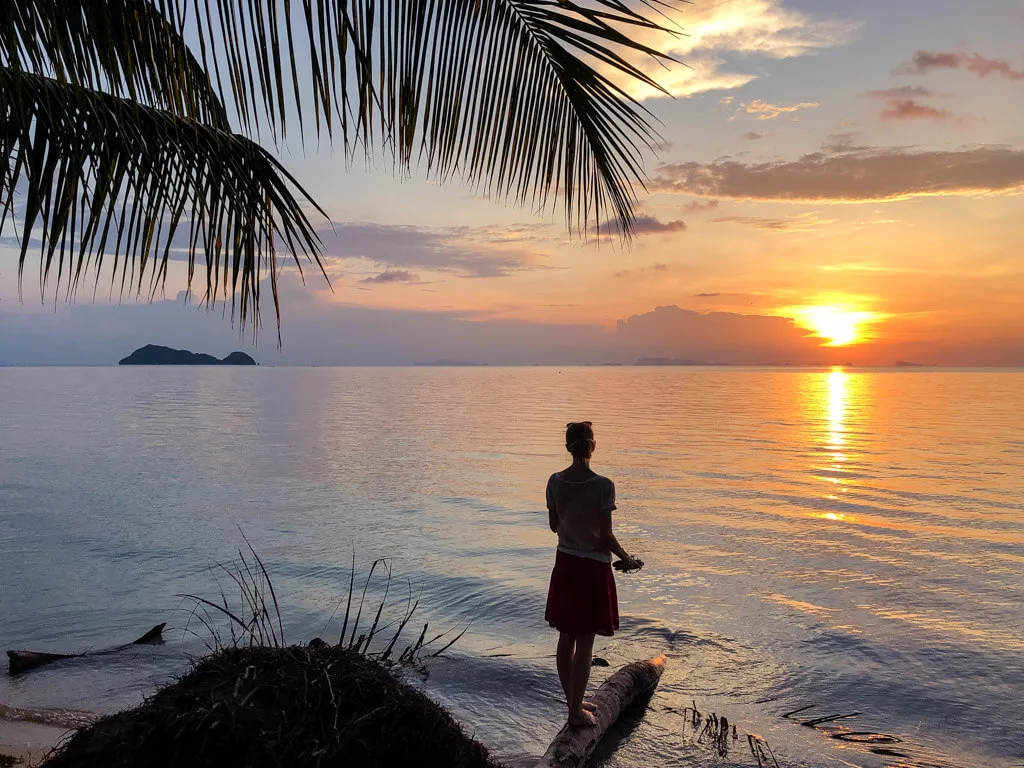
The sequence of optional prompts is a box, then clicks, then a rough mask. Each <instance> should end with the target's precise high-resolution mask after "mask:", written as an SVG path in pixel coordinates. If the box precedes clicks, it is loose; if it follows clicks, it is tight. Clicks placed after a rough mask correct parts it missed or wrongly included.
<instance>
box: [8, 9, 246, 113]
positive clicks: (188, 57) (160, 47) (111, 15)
mask: <svg viewBox="0 0 1024 768" xmlns="http://www.w3.org/2000/svg"><path fill="white" fill-rule="evenodd" d="M158 2H159V4H160V7H157V5H155V4H154V2H153V1H152V0H0V18H3V19H5V21H4V22H0V65H6V66H9V67H12V68H14V69H22V70H25V71H28V72H34V73H35V74H37V75H46V76H52V77H54V78H56V79H57V80H60V81H62V82H68V83H72V84H74V85H80V86H82V87H84V88H89V89H92V90H101V91H106V92H109V93H112V94H113V95H115V96H121V97H123V98H128V99H131V100H133V101H138V102H141V103H145V104H149V105H150V106H154V107H158V108H160V109H164V110H167V111H169V112H172V113H173V114H175V115H178V116H180V117H189V118H192V119H194V120H198V121H200V122H205V123H209V124H211V125H215V126H217V127H219V128H224V129H226V128H227V127H228V119H227V112H226V110H225V107H224V100H223V98H222V94H221V93H218V92H217V91H216V90H215V89H214V86H213V84H212V83H211V81H210V77H209V75H208V74H207V72H206V69H205V68H204V66H203V64H202V63H201V62H200V61H199V60H198V59H197V58H196V57H195V56H194V55H193V53H192V51H191V50H190V48H189V47H188V45H187V43H186V42H185V39H184V37H183V34H182V29H183V27H184V17H182V16H181V15H180V9H176V8H174V7H172V6H171V5H170V4H169V3H168V2H167V0H158Z"/></svg>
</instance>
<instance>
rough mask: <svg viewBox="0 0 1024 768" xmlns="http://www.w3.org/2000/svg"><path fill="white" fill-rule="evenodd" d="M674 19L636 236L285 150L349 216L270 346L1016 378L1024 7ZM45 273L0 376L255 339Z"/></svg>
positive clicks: (729, 5)
mask: <svg viewBox="0 0 1024 768" xmlns="http://www.w3.org/2000/svg"><path fill="white" fill-rule="evenodd" d="M676 18H677V20H678V22H679V24H680V26H681V27H682V29H683V30H684V31H685V32H686V33H687V34H686V36H683V37H678V38H675V39H668V40H666V41H663V42H661V43H660V44H662V45H664V46H666V47H667V48H668V49H670V50H671V51H672V52H673V53H674V54H675V55H676V57H677V58H678V59H680V60H682V61H684V62H685V63H686V64H687V65H688V67H674V68H671V69H660V68H655V67H653V65H652V69H651V71H652V72H657V75H656V76H657V79H659V80H660V82H662V83H663V84H664V85H665V87H666V88H668V89H669V90H670V91H671V92H672V94H673V95H674V96H675V98H674V99H671V98H665V97H663V96H658V95H657V94H655V93H645V94H641V95H642V96H644V97H645V106H647V107H648V108H649V109H650V110H652V112H653V113H654V114H655V115H656V116H657V118H658V119H659V120H660V121H661V126H660V133H661V135H662V136H663V138H664V147H663V150H662V152H661V154H660V155H659V156H651V157H649V158H648V166H647V167H648V173H649V176H650V179H651V180H650V184H649V194H646V195H642V206H641V210H640V219H639V231H640V233H641V234H640V236H639V238H638V239H637V240H636V241H635V242H634V243H633V245H632V246H631V247H629V248H623V247H622V246H621V245H620V244H618V243H617V242H615V241H614V240H609V241H604V242H600V243H598V242H594V241H593V240H591V241H589V242H580V241H578V240H573V239H572V238H570V237H569V235H568V234H567V232H566V229H565V226H564V222H563V220H562V219H561V218H560V217H559V214H558V213H557V212H554V213H553V212H551V211H544V212H534V211H529V210H522V209H517V208H515V207H512V206H508V205H505V204H504V203H502V202H500V201H492V200H487V199H483V198H481V197H479V196H476V195H474V194H473V192H472V190H470V189H468V188H466V187H465V186H460V185H459V184H449V185H447V186H445V187H440V186H437V185H434V184H429V183H427V182H425V181H424V180H423V178H422V176H417V175H416V174H414V175H413V177H412V178H410V179H404V180H403V179H396V178H395V177H394V176H393V174H391V172H390V171H389V170H388V166H387V164H385V163H383V162H382V163H380V164H379V166H380V167H379V168H371V169H367V168H365V167H364V166H363V164H362V163H361V162H360V163H357V165H356V167H354V168H351V169H347V168H346V163H345V161H344V159H343V157H342V156H341V152H340V151H339V150H335V151H333V152H332V151H331V149H330V148H328V147H326V146H322V147H320V148H319V149H318V148H317V147H316V145H315V144H309V145H307V147H306V149H305V150H302V149H301V147H299V146H289V147H286V148H284V149H283V150H282V152H281V154H282V156H283V158H284V161H285V163H286V165H287V166H288V167H289V168H290V170H292V172H293V173H294V174H295V175H296V176H297V177H298V178H299V179H300V180H301V181H302V182H303V183H304V184H305V185H306V186H307V188H308V189H309V190H310V191H311V192H312V193H313V195H314V197H316V198H317V199H318V201H319V202H320V203H321V204H322V205H323V207H324V208H325V210H327V212H328V213H329V214H330V216H331V219H332V221H333V223H334V231H332V229H331V226H330V225H329V224H328V223H327V222H322V224H323V236H324V241H325V249H326V253H327V255H328V264H329V270H328V271H329V273H330V277H331V281H332V287H333V289H329V288H328V287H327V286H326V285H325V283H324V281H323V280H322V279H318V278H317V277H309V278H308V279H307V283H306V285H305V286H303V285H302V284H301V282H300V281H299V280H298V278H297V276H296V275H295V274H294V273H293V272H290V271H289V272H288V273H286V274H285V275H283V281H284V285H285V297H284V305H283V316H282V338H283V347H282V349H280V350H278V349H277V348H276V337H275V334H274V330H273V317H272V313H270V314H268V315H267V316H266V317H265V319H264V326H265V327H264V333H263V335H262V336H261V339H260V343H259V347H258V350H259V351H258V354H257V357H258V358H260V359H261V360H262V361H264V362H266V363H281V364H284V363H292V364H307V363H309V364H346V363H368V364H375V363H388V364H390V363H411V362H414V361H417V360H431V359H436V358H441V357H446V358H457V359H469V360H476V361H479V362H489V363H502V362H509V363H532V362H539V363H559V362H565V363H570V362H604V361H608V360H612V361H616V362H631V361H632V360H633V359H635V357H637V356H644V355H647V356H650V355H657V356H670V357H681V358H689V359H699V360H707V361H709V362H718V361H722V362H733V363H755V362H768V361H780V362H792V363H825V364H828V363H834V362H847V361H849V362H852V363H859V364H883V365H888V364H891V363H893V362H895V361H897V360H910V361H916V362H922V363H928V364H937V365H1024V318H1022V314H1021V306H1022V300H1024V247H1022V242H1024V195H1022V192H1024V46H1022V44H1021V41H1022V40H1024V5H1022V4H1021V2H1020V0H979V2H975V3H964V2H962V0H958V1H956V2H954V1H953V0H865V1H864V2H860V3H849V2H838V0H813V1H812V0H799V1H797V0H693V2H692V3H691V4H689V5H685V6H682V7H681V9H680V10H679V12H678V13H677V14H676ZM176 266H180V265H176ZM34 267H35V264H33V265H32V267H30V268H29V269H28V270H27V273H26V282H25V295H24V300H23V301H22V302H19V299H18V294H17V284H16V255H15V253H14V252H13V251H11V250H2V249H0V318H2V322H3V323H4V326H5V330H4V334H3V338H2V339H0V363H60V362H68V363H109V362H113V361H116V359H117V358H118V357H120V356H122V355H125V354H127V353H128V352H130V351H131V349H133V348H134V347H135V346H140V345H142V344H145V343H149V342H152V343H157V344H168V345H171V346H187V345H191V346H192V347H193V348H203V349H206V351H211V352H214V353H218V354H223V353H225V352H227V351H230V350H231V349H233V348H243V349H249V348H251V347H250V345H248V344H247V343H243V342H242V341H240V340H239V337H238V330H237V328H234V329H233V328H232V327H231V325H230V323H229V322H228V320H225V319H224V318H222V316H221V314H220V313H219V312H216V313H213V314H209V313H206V312H205V311H204V310H199V309H196V308H195V307H188V306H185V305H184V304H183V303H182V302H181V301H178V300H176V298H175V297H176V294H177V293H178V291H179V290H180V289H181V288H183V287H184V281H183V274H182V273H181V272H180V271H177V272H172V275H171V279H170V280H169V282H168V285H167V290H166V300H165V301H160V302H157V303H156V304H153V305H148V304H147V305H144V306H133V305H130V304H129V302H128V300H127V299H126V300H125V301H123V302H122V303H120V304H118V302H117V296H116V295H115V296H114V301H113V302H111V301H110V297H109V291H108V290H107V289H106V287H104V289H102V290H100V291H99V292H98V294H97V296H96V299H95V302H94V301H93V297H92V295H91V291H84V292H82V293H81V294H80V295H79V297H78V300H77V301H76V303H75V304H74V306H67V305H66V304H64V303H62V301H60V300H58V301H57V302H56V304H55V302H54V297H53V295H52V293H51V294H50V295H48V296H47V300H46V302H45V303H41V302H40V296H39V289H38V283H37V282H36V281H35V279H34V275H35V272H34ZM307 275H308V272H307ZM658 308H660V309H658ZM708 313H712V314H708ZM716 313H734V314H739V315H744V316H746V317H734V316H731V315H722V314H716ZM812 332H817V333H818V335H817V336H813V337H809V334H810V333H812Z"/></svg>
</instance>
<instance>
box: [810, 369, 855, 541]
mask: <svg viewBox="0 0 1024 768" xmlns="http://www.w3.org/2000/svg"><path fill="white" fill-rule="evenodd" d="M823 395H824V397H823V408H824V418H823V422H824V424H825V435H824V443H825V445H824V448H825V450H826V451H827V455H828V462H829V463H828V466H826V467H825V468H824V470H825V471H824V473H822V475H819V479H820V480H823V481H824V482H826V483H828V488H827V493H825V498H827V499H830V500H832V501H838V500H839V499H840V498H841V494H844V493H846V492H847V490H848V489H847V487H846V486H847V485H848V484H849V478H847V477H844V475H845V474H846V464H847V461H848V460H849V445H848V434H847V431H848V426H847V421H848V413H849V409H850V399H851V387H850V375H849V374H848V373H847V372H846V371H844V370H843V369H842V368H833V369H832V371H831V372H829V374H828V376H827V379H826V386H825V387H824V391H823ZM814 516H815V517H819V518H822V519H825V520H836V521H840V520H846V519H847V517H846V515H844V514H840V513H837V512H825V513H817V514H815V515H814Z"/></svg>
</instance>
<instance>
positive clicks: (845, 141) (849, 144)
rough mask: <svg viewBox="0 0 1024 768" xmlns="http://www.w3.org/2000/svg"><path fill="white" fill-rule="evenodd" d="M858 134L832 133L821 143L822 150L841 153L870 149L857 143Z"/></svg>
mask: <svg viewBox="0 0 1024 768" xmlns="http://www.w3.org/2000/svg"><path fill="white" fill-rule="evenodd" d="M859 138H860V136H859V135H858V134H856V133H834V134H832V135H831V136H828V137H826V139H825V142H824V143H823V144H822V145H821V149H822V151H823V152H828V153H830V154H842V153H844V152H864V151H865V150H869V149H871V147H869V146H867V145H865V144H858V143H857V140H858V139H859Z"/></svg>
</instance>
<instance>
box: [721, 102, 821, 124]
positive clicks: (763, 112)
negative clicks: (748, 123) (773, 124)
mask: <svg viewBox="0 0 1024 768" xmlns="http://www.w3.org/2000/svg"><path fill="white" fill-rule="evenodd" d="M820 106H821V104H814V103H811V102H804V103H802V104H769V103H768V102H767V101H761V100H760V99H754V100H753V101H751V102H749V103H743V104H740V107H741V108H742V109H743V111H745V112H746V113H747V114H748V115H754V116H755V117H756V118H757V119H758V120H774V119H775V118H777V117H778V116H779V115H788V114H792V113H794V112H799V111H800V110H801V109H817V108H818V107H820Z"/></svg>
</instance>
